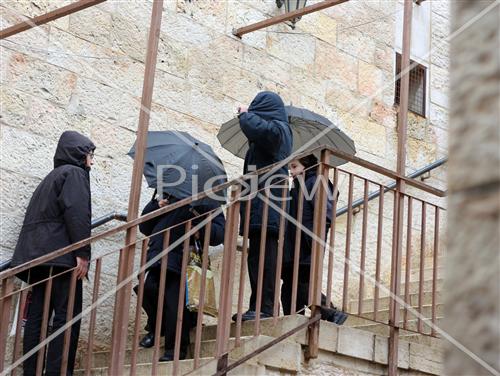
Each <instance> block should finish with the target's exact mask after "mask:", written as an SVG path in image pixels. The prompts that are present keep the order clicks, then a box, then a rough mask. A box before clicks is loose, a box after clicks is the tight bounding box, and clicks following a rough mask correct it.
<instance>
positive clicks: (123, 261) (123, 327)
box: [109, 0, 163, 375]
mask: <svg viewBox="0 0 500 376" xmlns="http://www.w3.org/2000/svg"><path fill="white" fill-rule="evenodd" d="M162 12H163V0H154V1H153V9H152V12H151V23H150V27H149V37H148V49H147V53H146V62H145V71H144V83H143V87H142V100H141V109H140V112H139V125H138V129H137V140H136V145H135V146H136V154H135V157H134V167H133V170H132V183H131V188H130V196H129V202H128V217H127V220H128V221H131V220H133V219H136V218H137V215H138V212H139V199H140V196H141V186H142V173H143V170H144V155H145V149H146V143H147V133H148V128H149V117H150V110H151V102H152V99H153V87H154V79H155V69H156V57H157V54H158V42H159V40H160V27H161V16H162ZM136 238H137V227H136V226H133V227H131V228H130V229H128V230H127V234H126V239H125V244H132V245H131V246H127V247H125V248H124V249H123V250H122V251H121V252H120V260H119V266H118V277H117V284H121V283H122V282H123V281H124V280H126V279H127V278H128V277H129V276H130V275H131V274H132V270H133V264H134V254H135V241H136ZM131 292H132V284H131V283H127V284H125V286H123V288H121V289H119V290H118V291H117V292H116V299H115V308H114V316H113V330H112V343H113V346H112V349H111V358H110V364H109V366H110V368H109V374H110V375H122V374H123V364H124V362H125V347H126V342H127V334H128V320H129V307H130V295H131Z"/></svg>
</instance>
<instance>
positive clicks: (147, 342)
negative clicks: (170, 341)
mask: <svg viewBox="0 0 500 376" xmlns="http://www.w3.org/2000/svg"><path fill="white" fill-rule="evenodd" d="M154 344H155V335H154V333H148V334H146V335H145V336H144V338H143V339H141V342H139V346H141V347H144V348H146V349H149V348H151V347H153V346H154Z"/></svg>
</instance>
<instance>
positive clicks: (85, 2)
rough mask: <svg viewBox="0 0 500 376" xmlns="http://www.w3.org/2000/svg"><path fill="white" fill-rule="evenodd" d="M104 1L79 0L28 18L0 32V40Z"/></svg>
mask: <svg viewBox="0 0 500 376" xmlns="http://www.w3.org/2000/svg"><path fill="white" fill-rule="evenodd" d="M105 1H106V0H80V1H77V2H74V3H72V4H68V5H65V6H63V7H61V8H58V9H55V10H53V11H51V12H48V13H45V14H42V15H40V16H36V17H33V18H29V19H27V20H25V21H22V22H20V23H18V24H15V25H12V26H9V27H7V28H5V29H3V30H0V39H4V38H8V37H11V36H13V35H16V34H19V33H21V32H23V31H26V30H29V29H31V28H33V27H36V26H40V25H43V24H46V23H48V22H50V21H54V20H57V19H58V18H61V17H65V16H68V15H70V14H72V13H76V12H78V11H80V10H83V9H86V8H90V7H92V6H94V5H97V4H100V3H104V2H105Z"/></svg>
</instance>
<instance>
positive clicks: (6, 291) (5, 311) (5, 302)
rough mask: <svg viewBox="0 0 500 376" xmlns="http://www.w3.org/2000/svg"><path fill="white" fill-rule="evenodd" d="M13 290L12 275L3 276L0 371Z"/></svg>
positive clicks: (0, 319)
mask: <svg viewBox="0 0 500 376" xmlns="http://www.w3.org/2000/svg"><path fill="white" fill-rule="evenodd" d="M13 290H14V277H9V278H5V279H4V280H3V281H2V291H1V294H2V295H0V297H2V296H7V295H9V297H7V298H3V299H1V300H0V372H2V371H3V368H4V364H5V350H6V348H7V333H8V332H9V323H10V309H11V305H12V295H10V293H11V292H12V291H13Z"/></svg>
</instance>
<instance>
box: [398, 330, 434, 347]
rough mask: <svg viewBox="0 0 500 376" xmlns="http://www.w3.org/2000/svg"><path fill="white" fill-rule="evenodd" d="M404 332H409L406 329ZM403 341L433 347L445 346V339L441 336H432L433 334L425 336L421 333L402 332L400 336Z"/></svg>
mask: <svg viewBox="0 0 500 376" xmlns="http://www.w3.org/2000/svg"><path fill="white" fill-rule="evenodd" d="M404 333H409V332H407V331H404ZM399 338H400V340H401V341H406V342H411V343H418V344H420V345H424V346H428V347H432V348H444V341H443V340H442V339H441V338H436V337H431V336H423V335H421V334H416V333H412V334H401V335H400V336H399Z"/></svg>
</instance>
